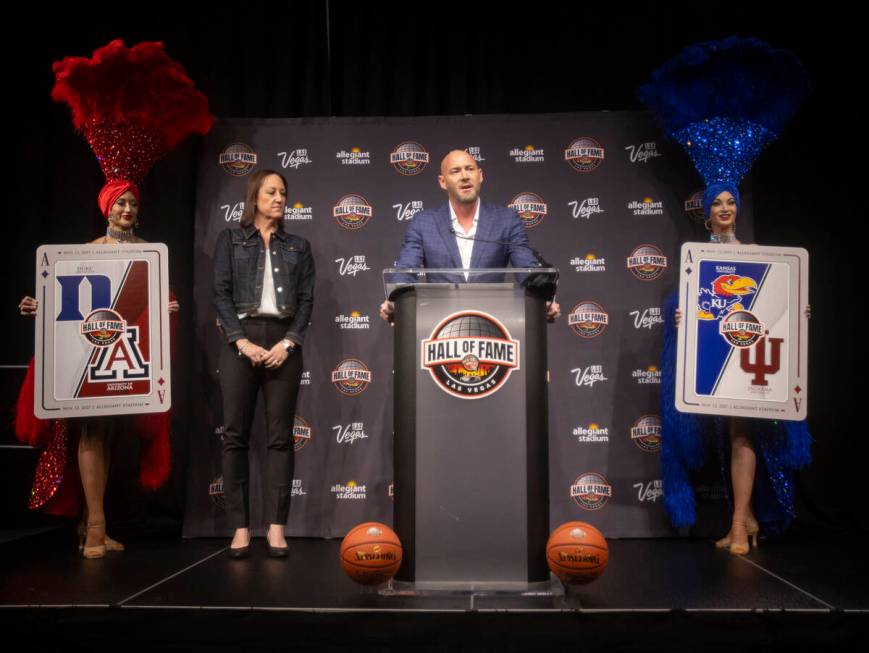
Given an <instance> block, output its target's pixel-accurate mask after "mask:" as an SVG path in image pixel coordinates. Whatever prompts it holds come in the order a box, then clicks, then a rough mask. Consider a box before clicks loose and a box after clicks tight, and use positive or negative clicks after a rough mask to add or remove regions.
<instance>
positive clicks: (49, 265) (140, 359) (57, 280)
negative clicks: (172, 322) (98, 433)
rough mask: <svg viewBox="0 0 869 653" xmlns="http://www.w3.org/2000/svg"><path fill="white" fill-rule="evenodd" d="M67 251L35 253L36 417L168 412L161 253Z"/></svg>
mask: <svg viewBox="0 0 869 653" xmlns="http://www.w3.org/2000/svg"><path fill="white" fill-rule="evenodd" d="M72 247H73V246H43V247H41V248H40V250H39V252H38V258H37V280H38V287H39V291H40V298H39V299H40V309H41V310H40V316H39V319H38V320H37V345H38V347H37V356H36V367H37V370H36V371H37V374H38V375H39V377H38V378H39V381H38V382H37V384H36V386H37V392H36V395H37V396H36V397H35V400H36V404H37V405H36V406H35V409H36V411H37V415H38V416H43V415H46V416H49V417H64V416H70V415H75V416H85V415H89V414H123V413H146V412H162V411H165V410H167V409H168V408H169V406H170V404H171V396H170V391H169V378H170V367H169V349H168V347H169V330H168V315H167V314H166V312H167V304H168V284H167V283H166V270H164V269H162V268H164V267H165V264H166V248H165V245H159V244H153V243H149V244H145V243H143V244H141V245H136V246H127V245H125V246H124V247H107V246H83V245H79V246H75V248H74V249H71V248H72ZM145 247H147V250H145ZM40 413H42V415H40Z"/></svg>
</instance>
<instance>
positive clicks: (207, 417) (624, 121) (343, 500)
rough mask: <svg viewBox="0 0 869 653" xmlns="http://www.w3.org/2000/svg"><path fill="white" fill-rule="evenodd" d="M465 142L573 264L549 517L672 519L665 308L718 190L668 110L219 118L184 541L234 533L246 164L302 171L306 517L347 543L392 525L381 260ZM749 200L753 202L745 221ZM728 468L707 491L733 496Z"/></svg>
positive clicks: (566, 296)
mask: <svg viewBox="0 0 869 653" xmlns="http://www.w3.org/2000/svg"><path fill="white" fill-rule="evenodd" d="M453 149H462V150H467V151H468V152H469V153H470V154H472V155H473V156H474V157H475V158H476V159H477V161H478V162H479V164H480V166H481V167H482V169H483V172H484V176H485V180H484V183H483V190H482V195H483V197H484V199H486V200H488V201H490V202H495V203H499V204H502V205H512V206H514V207H515V208H516V209H517V211H518V212H519V214H520V216H521V218H522V220H523V223H524V224H525V227H526V229H527V230H528V236H529V239H530V241H531V245H532V246H533V247H535V248H536V249H537V250H539V251H540V252H541V253H542V254H543V256H544V257H545V258H546V259H547V260H548V261H550V262H552V263H553V264H554V265H556V266H557V267H558V268H559V269H560V270H561V282H560V285H559V294H558V301H559V302H560V303H561V307H562V311H563V316H562V317H561V318H560V319H559V320H558V321H557V322H556V323H554V324H552V325H551V326H550V327H549V370H550V385H549V398H550V399H549V406H550V415H549V451H550V502H551V505H550V523H551V524H552V525H553V526H555V525H557V524H560V523H562V522H564V521H569V520H581V521H587V522H589V523H592V524H594V525H596V526H598V527H599V528H600V529H601V530H602V531H603V532H604V534H606V535H607V536H608V537H644V536H656V535H669V534H671V533H672V531H671V529H670V528H669V526H668V523H667V519H666V516H665V514H664V509H663V505H662V501H661V498H662V487H661V480H660V479H661V474H660V466H659V460H658V456H659V450H660V445H661V438H660V418H659V416H658V413H659V407H658V397H659V388H660V370H659V366H660V362H659V358H660V356H659V352H660V343H661V334H662V328H661V325H662V318H661V311H660V306H661V304H662V300H663V298H664V297H665V296H666V295H667V294H668V293H669V292H670V291H671V290H672V289H673V287H674V283H675V279H676V277H677V271H678V262H677V261H676V260H674V256H676V255H677V252H678V247H679V244H680V243H681V242H682V241H683V240H685V239H688V238H691V237H693V236H694V235H695V234H696V229H695V228H692V226H691V221H692V220H694V221H696V220H697V219H698V218H699V216H700V196H701V192H702V189H701V187H700V181H699V178H698V176H697V174H696V172H695V171H694V169H693V167H692V166H691V164H690V162H689V161H688V159H687V157H686V156H685V155H684V154H683V153H682V152H681V150H680V149H679V147H678V145H675V144H673V143H671V142H669V141H667V140H666V139H665V138H664V136H663V134H662V133H661V132H660V130H659V129H658V128H657V126H656V125H655V124H654V122H653V121H652V119H651V117H650V116H648V115H646V114H643V113H633V112H596V113H580V114H556V115H521V116H470V117H435V118H375V119H370V118H365V119H352V118H327V119H292V120H290V119H288V120H222V121H219V122H218V123H217V124H216V125H215V127H214V128H213V129H212V131H211V133H210V134H209V135H208V136H207V137H206V139H205V142H204V146H203V154H202V160H201V162H200V169H199V180H198V205H197V213H196V251H195V256H196V260H195V262H194V265H195V278H196V291H195V293H196V294H195V296H196V298H197V305H196V316H195V321H196V330H197V337H196V339H195V341H196V343H197V344H196V346H197V350H196V352H195V356H194V360H195V374H194V378H195V379H196V383H198V384H199V387H198V391H197V392H194V393H192V396H193V401H194V402H195V404H196V405H195V406H194V414H196V415H198V416H199V419H198V420H196V429H197V430H196V432H195V433H194V434H192V437H191V443H192V444H191V447H192V451H191V456H190V460H191V469H190V470H189V475H188V479H189V486H188V496H187V510H186V513H185V523H184V534H185V535H186V536H213V535H228V534H229V533H230V529H228V528H227V526H226V523H225V518H224V513H223V495H222V491H223V487H222V477H221V455H220V451H221V442H222V425H221V407H220V389H219V386H218V383H217V360H218V350H219V347H220V346H221V338H220V335H219V333H218V331H217V328H216V325H215V315H214V311H213V309H212V307H211V276H212V257H213V253H214V246H215V242H216V240H217V236H218V234H219V233H220V232H221V231H222V230H223V229H226V228H227V227H233V226H237V225H238V221H239V219H240V217H241V213H242V208H243V199H244V189H245V185H246V183H247V175H249V174H250V173H251V172H253V171H254V170H257V169H262V168H273V169H278V170H281V171H282V172H283V174H284V175H285V176H286V177H287V181H288V183H289V189H288V206H287V210H286V215H285V218H284V226H285V228H286V230H287V231H289V232H291V233H295V234H298V235H300V236H303V237H305V238H307V239H308V240H309V241H310V242H311V245H312V248H313V251H314V258H315V260H316V265H317V282H316V291H315V292H316V295H315V307H314V314H313V318H312V323H311V327H310V329H309V331H308V335H307V339H306V341H305V345H304V348H303V355H304V369H305V372H304V377H303V382H302V383H303V385H302V388H301V392H300V396H299V402H298V406H297V410H296V419H295V426H294V432H293V437H294V442H295V471H294V474H293V479H292V485H293V492H292V493H293V499H292V508H291V511H290V521H289V525H288V531H289V533H290V534H292V535H297V536H322V537H337V536H343V535H344V534H345V533H346V532H347V531H348V530H349V529H350V528H351V527H352V526H353V525H355V524H357V523H359V522H362V521H369V520H375V521H382V522H385V523H387V524H391V522H392V501H393V498H392V497H393V485H392V478H393V476H392V339H391V337H392V336H391V327H390V326H389V325H388V324H386V323H384V322H382V321H381V320H380V319H379V317H378V307H379V304H380V303H381V301H382V300H383V288H382V280H381V274H380V272H381V270H382V269H383V268H385V267H390V266H391V265H392V264H393V262H394V260H395V259H396V257H397V255H398V251H399V248H400V245H401V241H402V238H403V235H404V232H405V230H406V228H407V226H408V224H409V223H410V221H411V220H413V217H414V215H415V214H416V213H417V212H419V211H421V210H423V209H429V208H435V207H437V206H439V205H441V204H443V203H444V202H445V201H446V196H445V194H444V193H443V191H441V189H440V188H439V186H438V183H437V175H438V172H439V167H440V161H441V159H442V158H443V156H444V155H445V154H446V153H447V152H448V151H450V150H453ZM750 214H751V209H750V200H749V199H748V198H746V197H745V196H744V197H743V206H742V211H741V215H740V232H741V233H746V232H748V231H749V229H750V226H749V225H748V224H746V223H747V222H749V223H750ZM580 313H582V314H583V319H582V320H578V319H576V316H577V315H579V314H580ZM589 313H591V316H589ZM348 369H357V370H358V369H364V370H367V371H368V374H358V373H353V374H347V373H346V370H348ZM342 372H344V373H342ZM360 379H362V380H360ZM456 401H462V399H456ZM484 402H485V400H481V406H480V408H481V410H485V405H484ZM261 413H262V410H261V406H260V409H259V413H258V416H257V419H256V421H255V424H254V436H253V438H252V443H251V451H250V458H251V466H252V476H251V503H252V509H251V519H252V526H253V527H254V528H261V527H262V526H264V524H262V517H261V505H262V494H261V490H260V476H259V469H260V465H261V463H262V458H263V456H264V455H265V444H264V439H263V435H262V428H263V423H262V415H261ZM455 429H456V430H461V429H462V424H456V425H455ZM466 437H474V434H473V433H467V435H466ZM480 464H481V465H485V460H481V461H480ZM711 478H712V479H713V480H711V481H710V482H708V483H705V484H703V486H702V487H701V488H699V489H700V496H699V497H698V499H699V500H700V501H701V502H703V501H709V502H711V503H713V504H721V502H722V501H723V497H724V494H723V492H722V489H721V487H720V485H716V482H715V480H714V479H716V477H715V475H714V474H713V475H712V477H711ZM503 482H504V483H510V482H511V479H510V478H504V479H503Z"/></svg>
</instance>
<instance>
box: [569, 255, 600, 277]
mask: <svg viewBox="0 0 869 653" xmlns="http://www.w3.org/2000/svg"><path fill="white" fill-rule="evenodd" d="M570 264H571V265H572V266H573V268H574V269H575V270H576V271H577V272H606V258H604V257H603V256H600V257H599V256H597V254H595V253H594V252H589V253H588V254H586V255H585V256H584V257H583V256H574V257H573V258H572V259H570Z"/></svg>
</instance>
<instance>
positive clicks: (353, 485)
mask: <svg viewBox="0 0 869 653" xmlns="http://www.w3.org/2000/svg"><path fill="white" fill-rule="evenodd" d="M366 491H367V490H366V487H365V484H364V483H363V484H361V485H360V484H359V483H357V482H356V481H352V480H351V481H347V485H343V484H341V483H336V484H335V485H333V486H332V494H334V495H335V498H336V499H364V498H365V496H366Z"/></svg>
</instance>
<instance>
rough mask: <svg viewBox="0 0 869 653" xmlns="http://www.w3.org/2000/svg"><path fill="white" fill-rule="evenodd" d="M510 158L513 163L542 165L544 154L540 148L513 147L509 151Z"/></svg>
mask: <svg viewBox="0 0 869 653" xmlns="http://www.w3.org/2000/svg"><path fill="white" fill-rule="evenodd" d="M510 157H511V158H512V159H513V162H514V163H543V162H544V161H545V159H546V154H545V153H544V152H543V148H542V147H534V146H533V145H526V146H525V147H514V148H513V149H512V150H510Z"/></svg>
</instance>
